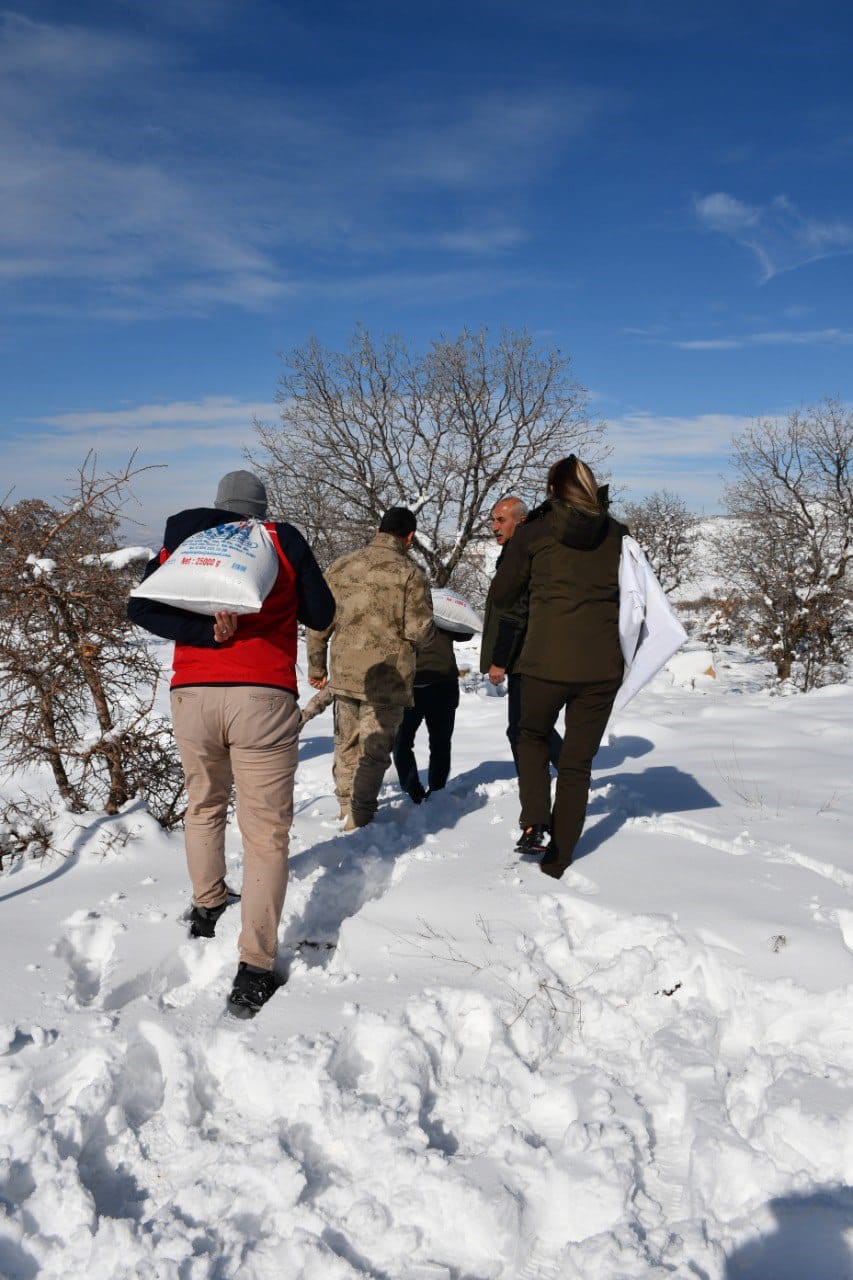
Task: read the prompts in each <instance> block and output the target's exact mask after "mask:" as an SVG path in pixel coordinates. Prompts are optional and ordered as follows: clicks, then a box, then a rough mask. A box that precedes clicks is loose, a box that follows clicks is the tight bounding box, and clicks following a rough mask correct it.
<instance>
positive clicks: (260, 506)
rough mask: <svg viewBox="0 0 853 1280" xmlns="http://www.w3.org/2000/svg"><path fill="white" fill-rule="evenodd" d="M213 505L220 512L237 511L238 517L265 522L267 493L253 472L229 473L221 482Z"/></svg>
mask: <svg viewBox="0 0 853 1280" xmlns="http://www.w3.org/2000/svg"><path fill="white" fill-rule="evenodd" d="M213 505H214V506H215V507H216V508H217V510H219V511H236V512H237V514H238V515H241V516H254V517H255V518H256V519H257V520H263V518H264V516H265V515H266V514H267V491H266V489H265V488H264V486H263V484H262V483H261V481H260V480H259V479H258V477H257V476H255V475H252V473H251V471H228V472H226V474H225V475H224V476H223V477H222V479H221V480H220V481H219V488H218V489H217V490H216V501H215V502H214V504H213Z"/></svg>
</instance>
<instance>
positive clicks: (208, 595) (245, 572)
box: [130, 520, 279, 615]
mask: <svg viewBox="0 0 853 1280" xmlns="http://www.w3.org/2000/svg"><path fill="white" fill-rule="evenodd" d="M278 568H279V562H278V555H277V553H276V549H275V547H274V546H273V541H272V538H271V537H270V535H269V533H268V532H267V530H266V529H265V528H264V526H263V525H262V524H261V523H260V522H259V521H257V520H241V521H240V522H239V523H231V524H219V525H216V527H215V528H213V529H205V530H203V531H202V532H201V533H194V534H193V535H192V537H189V538H186V539H185V540H184V541H183V542H182V543H181V544H180V546H178V547H176V548H175V550H174V551H173V552H172V554H171V555H170V556H169V559H168V560H166V562H165V563H164V564H161V565H160V568H159V569H155V571H154V572H153V573H152V574H151V577H150V578H146V580H145V581H144V582H141V583H140V584H139V586H138V587H134V589H133V591H132V592H131V593H130V594H131V595H133V596H140V597H142V599H144V600H157V601H159V602H160V603H161V604H171V605H174V606H175V607H176V608H178V609H188V610H189V611H190V613H204V614H211V615H212V614H214V613H217V612H218V611H219V610H221V609H226V610H227V611H228V612H229V613H258V612H259V611H260V608H261V605H262V604H263V603H264V600H266V598H267V596H268V595H269V593H270V591H271V590H272V588H273V585H274V583H275V580H276V578H277V576H278Z"/></svg>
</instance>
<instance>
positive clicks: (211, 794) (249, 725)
mask: <svg viewBox="0 0 853 1280" xmlns="http://www.w3.org/2000/svg"><path fill="white" fill-rule="evenodd" d="M266 506H267V498H266V490H265V489H264V486H263V484H262V483H261V481H260V480H259V479H258V478H257V477H256V476H254V475H252V474H251V473H250V472H248V471H231V472H229V473H228V474H227V475H225V476H223V478H222V480H221V481H220V484H219V489H218V491H217V494H216V501H215V503H214V505H213V506H212V507H196V508H194V509H192V510H188V511H181V512H179V513H178V514H177V515H174V516H170V517H169V519H168V521H167V523H166V532H165V535H164V537H163V548H162V550H161V552H160V554H159V556H156V557H155V558H154V559H153V560H152V561H151V563H150V565H149V566H148V569H147V570H146V573H145V577H146V578H147V577H149V576H150V574H152V573H153V572H154V571H155V570H156V569H157V567H158V566H159V565H160V564H163V563H164V562H165V561H166V560H167V559H168V558H169V556H170V555H171V554H172V553H173V552H174V551H175V549H176V548H177V547H178V546H179V545H180V543H182V542H183V541H184V540H185V539H186V538H188V537H190V535H191V534H194V533H200V532H202V531H203V530H205V529H212V528H214V527H215V526H216V525H220V524H226V523H231V522H233V521H239V520H243V519H245V518H246V517H247V516H250V517H251V516H253V517H255V518H257V519H259V520H263V519H264V516H265V515H266ZM264 523H265V527H266V529H267V531H268V533H269V535H270V538H271V540H272V542H273V545H274V547H275V550H276V554H277V556H278V560H279V569H278V577H277V578H276V581H275V583H274V585H273V587H272V590H271V591H270V593H269V595H268V596H267V598H266V599H265V601H264V603H263V606H262V608H261V610H260V612H259V613H255V614H246V615H243V616H241V617H238V616H237V615H236V614H233V613H226V612H220V613H217V614H216V615H215V616H214V617H207V616H202V615H199V614H197V613H190V612H188V611H187V610H185V609H179V608H176V607H174V606H172V605H166V604H160V603H158V602H157V601H155V600H145V599H140V598H132V599H131V600H130V603H129V605H128V617H129V618H130V620H131V622H135V623H137V624H138V625H139V626H141V627H144V628H145V629H146V630H147V631H150V632H152V633H153V634H154V635H156V636H161V637H162V638H163V639H166V640H174V642H175V656H174V663H173V672H174V674H173V677H172V684H171V701H172V720H173V724H174V731H175V740H176V742H177V745H178V751H179V752H180V756H181V763H182V765H183V768H184V774H185V776H186V784H187V797H188V805H187V813H186V819H185V823H184V828H185V843H186V852H187V865H188V868H189V873H190V879H191V881H192V887H193V905H192V909H191V912H190V932H191V934H192V935H193V936H194V937H206V938H209V937H212V936H213V934H214V931H215V928H216V922H217V920H218V919H219V917H220V915H221V914H222V912H223V911H224V910H225V906H226V901H227V894H228V890H227V888H226V884H225V824H226V814H227V807H228V800H229V797H230V794H231V784H232V781H233V783H234V784H235V786H236V791H237V822H238V824H239V827H240V831H241V834H242V836H243V849H244V867H243V891H242V904H241V908H242V931H241V933H240V941H239V947H240V963H239V967H238V970H237V975H236V977H235V979H234V985H233V988H232V991H231V995H230V997H229V1000H230V1003H231V1005H232V1006H235V1007H237V1008H238V1009H242V1010H248V1011H249V1012H250V1013H253V1012H256V1011H257V1009H259V1008H260V1007H261V1005H262V1004H264V1003H265V1001H267V1000H268V999H269V997H270V996H271V995H272V994H273V991H274V990H275V985H276V984H275V980H274V977H273V973H272V969H273V965H274V963H275V957H276V946H277V933H278V924H279V920H280V918H281V911H282V907H283V905H284V895H285V890H286V888H287V856H288V849H289V832H290V826H291V823H292V821H293V779H294V775H295V773H296V762H297V744H298V737H299V707H298V706H297V702H296V696H297V688H296V624H297V622H303V623H305V625H306V626H308V627H316V628H324V627H327V626H329V624H330V623H331V622H332V620H333V618H334V614H335V602H334V597H333V596H332V593H331V591H330V590H329V588H328V587H327V586H326V583H325V581H324V579H323V575H322V574H321V572H320V569H319V567H318V565H317V562H316V561H315V559H314V556H313V554H312V552H311V549H310V547H309V546H308V543H307V542H306V541H305V539H304V538H303V536H302V534H301V533H300V532H299V531H298V529H295V528H294V527H293V525H290V524H287V523H285V522H273V521H269V522H267V521H265V522H264Z"/></svg>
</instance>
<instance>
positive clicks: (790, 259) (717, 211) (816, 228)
mask: <svg viewBox="0 0 853 1280" xmlns="http://www.w3.org/2000/svg"><path fill="white" fill-rule="evenodd" d="M694 212H695V214H696V217H697V218H698V220H699V222H700V223H701V224H702V226H704V227H705V228H707V230H709V231H716V232H719V233H721V234H723V235H726V236H728V237H729V238H730V239H732V240H734V241H735V242H736V243H737V244H740V245H742V246H743V247H744V248H745V249H748V250H749V251H750V252H751V253H752V254H754V256H755V257H756V258H757V259H758V262H759V265H760V267H761V279H762V283H766V282H767V281H768V280H771V279H772V278H773V277H774V276H776V275H780V274H781V273H782V272H785V271H794V270H796V269H797V268H798V267H803V266H806V265H807V264H808V263H810V262H818V261H820V260H821V259H822V258H830V257H834V256H836V255H838V254H842V253H853V223H851V222H847V221H844V220H842V219H835V220H833V221H831V222H826V221H822V220H820V219H819V218H815V217H812V216H810V215H807V214H804V213H801V212H800V210H799V209H798V208H797V206H796V205H795V204H794V203H793V201H791V200H789V199H788V197H787V196H784V195H780V196H776V197H775V199H773V200H771V201H770V203H769V204H763V205H749V204H745V203H744V202H743V201H741V200H738V199H736V198H735V197H734V196H731V195H728V194H727V193H726V192H724V191H716V192H714V193H713V194H711V195H707V196H702V197H701V198H697V199H696V200H695V201H694Z"/></svg>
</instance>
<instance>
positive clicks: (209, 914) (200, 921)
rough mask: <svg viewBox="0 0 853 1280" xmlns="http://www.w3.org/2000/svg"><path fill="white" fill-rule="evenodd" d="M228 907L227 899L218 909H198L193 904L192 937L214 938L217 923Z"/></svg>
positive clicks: (191, 915) (191, 916)
mask: <svg viewBox="0 0 853 1280" xmlns="http://www.w3.org/2000/svg"><path fill="white" fill-rule="evenodd" d="M227 906H228V899H227V898H226V899H225V901H224V902H220V903H219V906H217V907H197V906H196V905H195V903H193V905H192V909H191V911H190V937H191V938H212V937H213V935H214V934H215V933H216V922H217V920H218V919H219V917H220V916H221V915H222V912H223V911H224V910H225V908H226V907H227Z"/></svg>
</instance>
